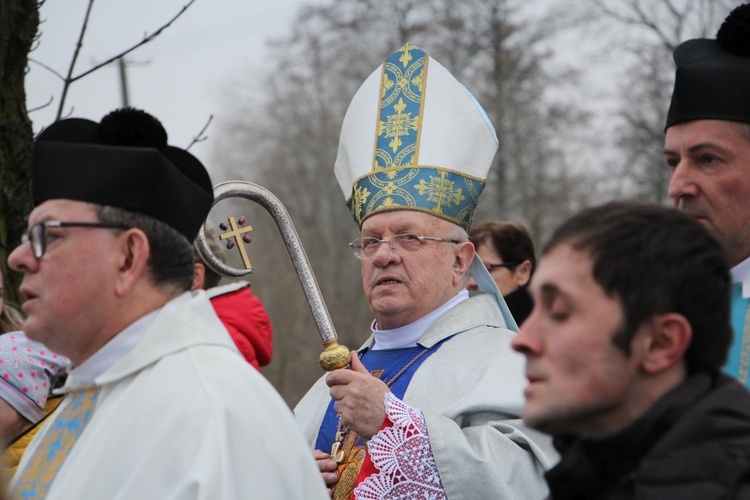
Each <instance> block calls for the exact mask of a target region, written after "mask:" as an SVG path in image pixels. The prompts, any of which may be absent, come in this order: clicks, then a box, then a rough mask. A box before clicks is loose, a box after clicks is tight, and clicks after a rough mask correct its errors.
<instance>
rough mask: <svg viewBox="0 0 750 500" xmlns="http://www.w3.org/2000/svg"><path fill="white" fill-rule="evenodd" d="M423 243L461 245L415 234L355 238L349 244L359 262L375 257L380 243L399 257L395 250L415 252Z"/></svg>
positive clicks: (447, 239)
mask: <svg viewBox="0 0 750 500" xmlns="http://www.w3.org/2000/svg"><path fill="white" fill-rule="evenodd" d="M425 241H443V242H445V243H461V242H460V241H458V240H451V239H449V238H433V237H431V236H417V235H416V234H397V235H395V236H391V237H390V238H387V239H384V240H381V239H378V238H372V237H370V238H357V239H356V240H354V241H352V242H351V243H349V246H350V247H351V249H352V253H354V256H355V257H356V258H358V259H361V260H369V259H372V258H373V257H374V256H375V252H377V251H378V248H380V244H381V243H388V247H389V248H390V249H391V252H393V253H395V254H398V255H401V254H399V253H398V252H397V250H402V251H404V252H416V251H417V250H419V248H420V247H421V246H422V244H423V243H424V242H425Z"/></svg>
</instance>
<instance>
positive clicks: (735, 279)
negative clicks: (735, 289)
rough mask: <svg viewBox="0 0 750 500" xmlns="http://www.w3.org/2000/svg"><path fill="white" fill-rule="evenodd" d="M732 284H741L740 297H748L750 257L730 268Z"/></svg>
mask: <svg viewBox="0 0 750 500" xmlns="http://www.w3.org/2000/svg"><path fill="white" fill-rule="evenodd" d="M732 283H742V297H743V298H748V297H750V257H748V258H747V259H745V260H743V261H742V262H740V263H739V264H737V265H736V266H734V267H733V268H732Z"/></svg>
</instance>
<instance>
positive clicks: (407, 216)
mask: <svg viewBox="0 0 750 500" xmlns="http://www.w3.org/2000/svg"><path fill="white" fill-rule="evenodd" d="M397 234H415V235H417V236H431V237H436V238H449V239H455V238H456V237H457V236H458V234H459V231H458V228H457V227H456V226H455V225H453V224H451V223H450V222H448V221H445V220H443V219H440V218H438V217H435V216H432V215H428V214H425V213H421V212H415V211H410V210H398V211H394V212H384V213H380V214H376V215H373V216H371V217H369V218H368V219H367V220H365V222H364V223H363V224H362V236H363V237H374V238H378V239H381V240H382V239H388V238H390V237H392V236H394V235H397ZM466 245H471V243H468V242H464V243H458V244H456V243H447V242H438V241H425V242H423V243H422V245H421V247H420V248H419V249H418V250H416V251H414V252H406V251H403V250H399V249H396V251H395V252H394V251H392V250H391V248H390V245H388V244H386V243H384V244H381V245H380V247H379V248H378V250H377V252H376V253H375V255H374V256H373V257H372V258H371V259H369V260H363V261H362V284H363V286H364V291H365V297H366V298H367V302H368V303H369V304H370V310H371V311H372V314H373V316H374V317H375V319H376V320H377V322H378V328H380V329H393V328H398V327H400V326H404V325H408V324H409V323H413V322H414V321H416V320H418V319H420V318H422V317H423V316H425V315H427V314H429V313H430V312H432V311H434V310H435V309H437V308H438V307H440V306H441V305H443V304H445V303H446V302H447V301H448V300H450V299H451V298H453V297H454V296H455V295H456V293H457V292H458V290H460V289H461V287H462V285H463V280H464V277H463V276H464V273H465V271H466V269H465V268H464V267H463V266H462V265H461V263H460V259H459V258H458V257H457V255H458V254H459V252H460V249H461V248H462V247H464V246H466ZM472 249H473V246H472ZM466 265H468V264H466Z"/></svg>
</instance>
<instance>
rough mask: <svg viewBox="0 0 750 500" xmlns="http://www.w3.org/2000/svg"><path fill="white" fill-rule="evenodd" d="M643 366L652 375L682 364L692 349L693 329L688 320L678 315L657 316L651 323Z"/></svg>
mask: <svg viewBox="0 0 750 500" xmlns="http://www.w3.org/2000/svg"><path fill="white" fill-rule="evenodd" d="M649 326H650V328H649V330H650V331H649V332H648V334H647V335H646V337H645V338H644V339H643V340H644V342H646V345H645V350H644V353H643V354H644V355H643V360H642V363H641V366H642V368H643V370H644V371H645V372H646V373H648V374H651V375H654V374H658V373H660V372H662V371H665V370H667V369H669V368H671V367H673V366H675V365H676V364H678V363H681V362H682V360H683V358H684V357H685V353H686V352H687V350H688V347H690V341H691V340H692V338H693V329H692V327H691V326H690V322H688V320H687V318H685V316H683V315H682V314H678V313H666V314H660V315H657V316H656V317H655V318H653V319H652V320H651V321H650V325H649Z"/></svg>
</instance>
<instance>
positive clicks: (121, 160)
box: [32, 108, 213, 242]
mask: <svg viewBox="0 0 750 500" xmlns="http://www.w3.org/2000/svg"><path fill="white" fill-rule="evenodd" d="M32 196H33V199H34V205H35V206H36V205H39V204H41V203H43V202H44V201H46V200H50V199H70V200H76V201H85V202H89V203H96V204H99V205H109V206H114V207H119V208H125V209H128V210H132V211H134V212H141V213H144V214H146V215H150V216H151V217H154V218H156V219H159V220H161V221H163V222H165V223H167V224H169V225H170V226H172V227H174V228H175V229H177V230H178V231H179V232H180V233H182V234H184V235H185V237H186V238H187V239H188V241H191V242H192V241H193V240H194V239H195V237H196V235H197V234H198V230H199V229H200V226H201V224H203V221H205V219H206V217H207V216H208V212H209V211H210V210H211V205H212V204H213V188H212V184H211V178H210V177H209V175H208V172H207V171H206V169H205V168H204V167H203V165H202V164H201V162H200V161H199V160H198V159H197V158H195V157H194V156H193V155H191V154H190V153H188V152H187V151H185V150H182V149H179V148H176V147H173V146H168V145H167V133H166V131H165V130H164V127H162V125H161V123H160V122H159V120H157V119H156V118H154V117H153V116H151V115H149V114H148V113H146V112H144V111H140V110H136V109H133V108H123V109H119V110H116V111H113V112H112V113H110V114H108V115H107V116H105V117H104V118H103V119H102V121H101V123H96V122H93V121H91V120H86V119H82V118H68V119H65V120H61V121H58V122H55V123H53V124H52V125H51V126H50V127H48V128H47V129H45V130H44V131H43V132H42V133H41V134H39V137H37V139H36V140H35V141H34V147H33V156H32Z"/></svg>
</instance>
